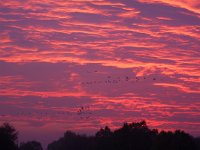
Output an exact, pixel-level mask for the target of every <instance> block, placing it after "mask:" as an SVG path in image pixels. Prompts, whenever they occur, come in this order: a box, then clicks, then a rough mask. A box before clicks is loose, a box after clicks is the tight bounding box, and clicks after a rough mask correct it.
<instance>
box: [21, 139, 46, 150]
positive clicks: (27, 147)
mask: <svg viewBox="0 0 200 150" xmlns="http://www.w3.org/2000/svg"><path fill="white" fill-rule="evenodd" d="M19 150H43V148H42V145H41V144H40V142H37V141H30V142H26V143H21V144H20V147H19Z"/></svg>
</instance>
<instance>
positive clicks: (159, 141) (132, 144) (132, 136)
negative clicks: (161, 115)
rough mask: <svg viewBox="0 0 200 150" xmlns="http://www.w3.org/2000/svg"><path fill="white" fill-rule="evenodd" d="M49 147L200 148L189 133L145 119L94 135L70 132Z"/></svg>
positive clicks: (85, 149)
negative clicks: (154, 125) (158, 126)
mask: <svg viewBox="0 0 200 150" xmlns="http://www.w3.org/2000/svg"><path fill="white" fill-rule="evenodd" d="M48 150H199V149H197V141H196V143H195V140H194V138H193V137H192V136H190V135H189V134H187V133H185V132H183V131H180V130H177V131H175V132H165V131H162V132H160V133H159V132H158V130H156V129H149V128H148V126H147V124H146V122H145V121H141V122H136V123H130V124H129V123H125V124H124V125H123V126H122V127H121V128H119V129H116V130H115V131H111V129H110V128H109V127H107V126H106V127H105V128H101V129H100V130H99V131H98V132H97V133H96V135H95V136H94V137H86V136H81V135H77V134H75V133H73V132H71V131H67V132H66V133H65V134H64V137H63V138H60V139H59V140H58V141H54V142H52V143H51V144H49V146H48Z"/></svg>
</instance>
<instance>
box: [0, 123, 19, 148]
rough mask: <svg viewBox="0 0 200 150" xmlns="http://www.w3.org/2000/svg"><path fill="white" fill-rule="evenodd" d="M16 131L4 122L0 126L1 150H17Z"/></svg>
mask: <svg viewBox="0 0 200 150" xmlns="http://www.w3.org/2000/svg"><path fill="white" fill-rule="evenodd" d="M17 138H18V132H17V131H16V130H15V128H14V127H13V126H11V125H10V124H8V123H4V124H3V125H2V126H0V149H1V150H17V149H18V146H17Z"/></svg>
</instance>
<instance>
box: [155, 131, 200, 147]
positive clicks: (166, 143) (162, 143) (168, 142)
mask: <svg viewBox="0 0 200 150" xmlns="http://www.w3.org/2000/svg"><path fill="white" fill-rule="evenodd" d="M154 149H155V150H160V149H162V150H196V149H197V146H196V144H195V141H194V138H193V137H192V136H190V135H189V134H187V133H185V132H184V131H180V130H176V131H175V132H174V133H173V132H171V131H169V132H165V131H162V132H160V133H159V135H158V137H157V140H156V143H155V145H154Z"/></svg>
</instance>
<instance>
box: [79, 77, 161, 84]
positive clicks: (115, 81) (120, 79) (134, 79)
mask: <svg viewBox="0 0 200 150" xmlns="http://www.w3.org/2000/svg"><path fill="white" fill-rule="evenodd" d="M144 80H149V81H156V80H160V81H163V78H158V77H145V76H143V77H141V76H140V77H137V76H136V77H129V76H125V77H111V76H107V79H105V80H93V81H85V82H81V85H82V86H87V85H94V84H118V83H124V82H129V83H130V82H132V83H134V82H139V81H144Z"/></svg>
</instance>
